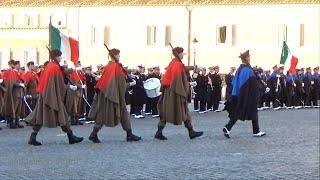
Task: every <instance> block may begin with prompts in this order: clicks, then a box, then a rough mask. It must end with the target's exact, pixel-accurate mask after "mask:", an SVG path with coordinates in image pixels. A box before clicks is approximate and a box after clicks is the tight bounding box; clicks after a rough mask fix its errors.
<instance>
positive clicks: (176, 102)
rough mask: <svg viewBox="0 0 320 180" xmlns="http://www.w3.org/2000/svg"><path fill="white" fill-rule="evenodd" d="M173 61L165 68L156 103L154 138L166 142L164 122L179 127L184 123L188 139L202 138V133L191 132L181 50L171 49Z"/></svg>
mask: <svg viewBox="0 0 320 180" xmlns="http://www.w3.org/2000/svg"><path fill="white" fill-rule="evenodd" d="M172 54H173V55H174V59H173V60H172V61H171V62H170V64H169V65H168V67H167V70H166V73H165V74H164V75H163V79H162V83H161V86H162V88H161V89H162V95H161V97H160V100H159V103H158V110H159V115H160V121H159V123H158V130H157V132H156V134H155V138H156V139H159V140H167V138H166V137H165V136H164V135H163V134H162V130H163V128H164V127H165V125H166V122H170V123H172V124H174V125H180V124H182V122H184V125H185V127H186V128H187V129H188V132H189V137H190V139H194V138H196V137H199V136H202V135H203V132H196V131H194V130H193V126H192V124H191V116H190V114H189V109H188V93H189V82H188V80H187V72H186V69H185V66H184V64H183V63H182V61H181V59H182V58H183V48H181V47H176V48H174V49H172Z"/></svg>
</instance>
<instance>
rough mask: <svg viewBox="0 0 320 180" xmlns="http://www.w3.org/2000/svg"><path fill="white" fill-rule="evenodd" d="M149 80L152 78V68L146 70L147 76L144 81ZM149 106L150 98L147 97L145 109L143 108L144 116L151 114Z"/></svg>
mask: <svg viewBox="0 0 320 180" xmlns="http://www.w3.org/2000/svg"><path fill="white" fill-rule="evenodd" d="M150 78H154V72H153V68H152V67H149V68H148V74H147V77H146V80H148V79H150ZM151 104H152V102H151V98H149V97H147V99H146V108H145V111H144V114H145V115H150V114H152V113H151V106H152V105H151Z"/></svg>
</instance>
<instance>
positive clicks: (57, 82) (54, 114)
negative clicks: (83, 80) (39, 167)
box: [26, 50, 83, 146]
mask: <svg viewBox="0 0 320 180" xmlns="http://www.w3.org/2000/svg"><path fill="white" fill-rule="evenodd" d="M61 55H62V53H61V51H60V50H52V51H51V52H50V57H51V59H52V61H51V62H49V63H48V64H47V65H46V68H45V69H44V71H43V72H42V74H41V76H40V81H39V85H38V89H37V90H38V93H39V99H38V102H37V105H36V107H35V109H34V111H32V113H31V114H29V116H28V117H27V118H26V121H27V122H29V124H30V125H31V126H32V128H33V132H32V133H31V135H30V139H29V142H28V144H30V145H33V146H40V145H42V144H41V143H40V142H38V141H37V139H36V138H37V134H38V132H39V131H40V129H41V127H42V126H46V127H49V128H54V127H57V126H60V127H61V129H62V131H63V132H65V133H67V135H68V139H69V144H74V143H79V142H81V141H82V140H83V138H82V137H77V136H75V135H74V134H73V132H72V130H71V129H70V126H69V123H68V113H67V111H66V108H65V105H64V102H63V100H64V96H65V93H66V89H67V88H70V89H73V90H76V88H77V87H76V86H73V85H69V86H67V85H66V84H65V82H64V76H65V75H64V71H63V69H62V67H61V66H60V65H59V63H60V62H61V59H62V58H61Z"/></svg>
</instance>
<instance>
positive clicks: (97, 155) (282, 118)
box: [0, 109, 320, 180]
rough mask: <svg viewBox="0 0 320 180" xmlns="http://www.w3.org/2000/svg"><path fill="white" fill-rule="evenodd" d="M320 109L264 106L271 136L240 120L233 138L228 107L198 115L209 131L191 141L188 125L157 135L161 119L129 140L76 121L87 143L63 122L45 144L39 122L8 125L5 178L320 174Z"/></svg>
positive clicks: (138, 125) (1, 175) (1, 135)
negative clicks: (34, 142) (34, 139)
mask: <svg viewBox="0 0 320 180" xmlns="http://www.w3.org/2000/svg"><path fill="white" fill-rule="evenodd" d="M319 113H320V110H319V109H301V110H280V111H271V110H266V111H262V112H259V115H260V128H261V130H262V131H266V132H267V136H266V137H262V138H254V137H252V129H251V122H238V123H237V124H236V125H235V126H234V128H233V129H232V131H231V139H226V138H225V137H224V136H223V135H222V132H221V129H222V127H223V126H224V124H225V123H226V122H227V114H226V113H225V112H221V113H214V112H209V113H207V114H203V115H199V114H196V113H192V117H193V124H194V127H195V130H203V131H204V133H205V134H204V137H202V138H199V139H195V140H189V138H188V134H187V130H186V129H185V128H184V126H173V125H169V124H168V125H167V127H166V129H165V130H164V134H165V135H166V136H167V137H168V140H167V141H159V140H155V139H154V138H153V135H154V133H155V131H156V125H157V122H158V119H152V118H146V119H142V120H134V119H132V120H131V121H132V127H133V131H134V132H135V133H136V134H138V135H141V136H142V137H143V141H141V142H136V143H128V142H126V141H125V132H124V131H122V129H121V127H117V128H114V129H111V128H105V127H104V128H103V129H102V130H101V131H100V133H99V134H98V135H99V137H100V140H101V141H102V143H101V144H93V143H92V142H90V141H89V140H88V136H89V134H90V132H91V130H92V125H88V124H87V125H84V126H76V127H75V126H73V127H72V128H73V130H74V132H75V134H76V135H78V136H84V137H85V140H84V142H82V143H80V144H75V145H69V144H68V142H67V137H66V135H64V134H63V133H62V131H61V130H60V128H56V129H47V128H43V129H42V130H41V131H40V133H39V135H38V140H39V141H41V142H42V143H43V145H42V146H41V147H32V146H29V145H28V144H27V141H28V138H29V135H30V132H31V128H30V127H27V128H24V129H18V130H9V129H7V128H5V127H4V126H5V125H4V124H0V126H1V127H3V129H2V130H1V131H0V153H1V156H0V179H2V180H3V179H319Z"/></svg>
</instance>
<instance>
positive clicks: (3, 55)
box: [0, 48, 11, 70]
mask: <svg viewBox="0 0 320 180" xmlns="http://www.w3.org/2000/svg"><path fill="white" fill-rule="evenodd" d="M10 55H11V54H10V48H0V70H2V69H6V68H8V61H9V60H10Z"/></svg>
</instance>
